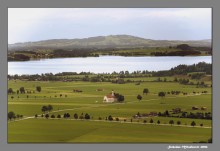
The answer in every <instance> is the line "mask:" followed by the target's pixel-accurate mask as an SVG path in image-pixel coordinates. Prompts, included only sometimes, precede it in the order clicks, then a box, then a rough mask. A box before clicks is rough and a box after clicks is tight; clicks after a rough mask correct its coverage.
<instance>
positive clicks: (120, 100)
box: [114, 93, 125, 102]
mask: <svg viewBox="0 0 220 151" xmlns="http://www.w3.org/2000/svg"><path fill="white" fill-rule="evenodd" d="M114 95H115V97H116V98H117V101H118V102H123V101H124V100H125V97H124V95H122V94H119V93H114Z"/></svg>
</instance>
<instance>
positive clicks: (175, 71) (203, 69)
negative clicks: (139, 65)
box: [8, 62, 212, 84]
mask: <svg viewBox="0 0 220 151" xmlns="http://www.w3.org/2000/svg"><path fill="white" fill-rule="evenodd" d="M193 72H194V73H193ZM196 72H197V73H196ZM190 73H191V74H190ZM187 74H189V77H191V78H192V79H199V78H201V77H203V76H204V75H206V74H208V75H209V74H212V64H209V63H205V62H200V63H198V64H193V65H178V66H176V67H174V68H171V69H170V70H165V71H152V72H150V71H147V70H143V71H133V72H128V71H120V72H115V71H114V72H112V73H102V74H94V73H91V72H80V73H76V72H62V73H57V74H52V73H45V74H41V75H40V74H34V75H17V74H15V75H8V79H9V80H10V79H14V80H16V79H20V80H23V79H26V80H29V81H36V80H37V81H61V80H63V81H90V82H112V83H117V84H123V83H126V82H131V80H130V79H128V80H126V81H125V80H124V78H136V77H162V76H173V75H187ZM71 75H74V77H71ZM77 75H79V76H77ZM81 75H84V77H82V76H81ZM91 75H92V76H91ZM185 80H186V81H184V80H183V81H179V82H180V83H183V84H187V83H188V82H189V81H188V80H187V79H185ZM158 81H161V82H162V81H163V82H166V81H167V80H166V79H163V80H162V79H158Z"/></svg>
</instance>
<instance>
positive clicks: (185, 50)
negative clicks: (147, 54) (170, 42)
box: [151, 44, 212, 56]
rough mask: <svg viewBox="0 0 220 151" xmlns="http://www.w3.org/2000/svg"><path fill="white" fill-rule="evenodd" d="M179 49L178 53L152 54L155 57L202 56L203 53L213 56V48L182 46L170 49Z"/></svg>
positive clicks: (158, 52) (159, 52)
mask: <svg viewBox="0 0 220 151" xmlns="http://www.w3.org/2000/svg"><path fill="white" fill-rule="evenodd" d="M173 48H175V49H177V50H176V51H165V52H161V51H157V52H152V53H151V55H153V56H187V55H200V54H201V51H205V52H206V54H212V48H210V47H191V46H189V45H187V44H180V45H177V46H176V47H169V49H173Z"/></svg>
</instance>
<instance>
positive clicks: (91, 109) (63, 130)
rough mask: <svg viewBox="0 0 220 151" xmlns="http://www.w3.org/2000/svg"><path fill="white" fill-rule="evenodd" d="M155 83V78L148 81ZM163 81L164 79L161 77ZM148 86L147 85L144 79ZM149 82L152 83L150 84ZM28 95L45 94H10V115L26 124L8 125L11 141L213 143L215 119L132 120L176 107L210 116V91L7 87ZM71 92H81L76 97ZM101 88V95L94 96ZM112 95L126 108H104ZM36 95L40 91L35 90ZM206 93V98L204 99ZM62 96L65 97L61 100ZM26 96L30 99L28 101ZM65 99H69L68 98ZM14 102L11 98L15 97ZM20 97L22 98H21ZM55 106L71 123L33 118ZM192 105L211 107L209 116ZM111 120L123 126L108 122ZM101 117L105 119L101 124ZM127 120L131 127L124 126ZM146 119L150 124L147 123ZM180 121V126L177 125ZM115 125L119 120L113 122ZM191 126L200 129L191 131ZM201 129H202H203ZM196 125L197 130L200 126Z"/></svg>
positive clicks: (102, 85) (166, 85)
mask: <svg viewBox="0 0 220 151" xmlns="http://www.w3.org/2000/svg"><path fill="white" fill-rule="evenodd" d="M150 78H151V77H150ZM162 79H163V78H162ZM146 81H148V80H146ZM149 81H150V80H149ZM22 86H23V87H24V88H25V89H26V90H32V91H33V90H35V89H36V86H41V88H42V91H41V92H35V93H31V94H10V95H8V112H9V111H14V112H15V113H16V114H22V115H23V116H24V120H20V121H15V122H14V121H12V122H9V123H8V142H9V143H13V142H101V143H102V142H103V143H104V142H116V143H117V142H118V143H120V142H121V143H122V142H138V143H150V142H155V143H156V142H199V141H207V140H208V139H209V138H211V137H212V136H211V131H212V129H211V126H212V121H211V120H203V119H189V118H176V117H148V118H147V117H145V118H143V119H133V122H132V123H130V119H131V118H132V116H134V115H135V114H137V112H140V113H149V112H152V111H155V112H164V111H165V110H169V111H170V110H172V109H173V108H178V107H179V108H181V109H182V111H187V112H194V113H195V112H212V95H211V93H212V92H211V88H197V87H196V86H195V85H181V84H179V83H174V82H142V83H141V84H140V85H135V83H126V84H112V83H108V82H97V83H92V82H39V81H19V80H17V81H14V80H10V81H8V88H12V89H13V90H14V91H16V90H18V89H19V88H20V87H22ZM144 88H148V89H149V91H150V93H149V94H147V95H143V94H142V92H143V89H144ZM73 89H79V90H82V91H83V92H82V93H74V92H73ZM97 89H103V91H96V90H97ZM112 90H114V92H116V93H120V94H123V95H124V96H125V101H124V103H103V102H102V101H103V97H104V96H105V95H106V94H108V93H111V91H112ZM172 90H178V91H181V92H187V93H188V95H186V96H184V95H182V94H180V95H166V96H165V97H164V98H161V97H158V92H160V91H164V92H168V91H172ZM35 91H36V90H35ZM193 91H195V92H197V93H196V95H195V94H193ZM202 91H207V92H208V93H207V94H202V93H201V92H202ZM60 94H62V96H60ZM138 94H140V95H142V97H143V98H142V100H141V101H138V100H137V98H136V97H137V95H138ZM27 95H28V98H27ZM65 95H67V96H66V97H65ZM12 96H13V97H14V98H13V99H12V98H11V97H12ZM18 96H19V98H18ZM48 104H51V105H52V106H53V110H52V111H51V112H50V115H52V114H54V115H55V116H57V115H58V114H61V115H63V114H64V113H67V112H68V113H70V115H71V117H70V119H71V120H66V119H63V118H61V119H45V118H37V119H36V118H30V119H25V118H27V117H33V116H34V115H35V114H38V115H41V114H42V111H41V107H42V106H43V105H48ZM192 106H198V107H203V106H205V107H207V110H206V111H202V110H197V111H195V110H192ZM74 113H77V114H78V115H80V114H81V113H83V114H85V113H88V114H89V115H90V116H91V120H89V121H85V120H77V121H76V120H72V119H73V114H74ZM109 115H111V116H113V118H114V119H115V118H116V117H118V118H119V119H120V121H119V122H106V121H105V118H106V117H108V116H109ZM99 117H101V118H102V120H100V121H96V120H98V118H99ZM151 118H152V119H153V120H154V123H156V121H157V120H160V123H161V124H160V125H155V124H150V123H149V121H150V119H151ZM124 119H126V120H127V122H128V123H124ZM171 119H172V120H174V125H173V126H171V125H169V120H171ZM144 120H146V121H147V124H143V121H144ZM178 120H179V121H181V125H182V126H177V124H176V122H177V121H178ZM114 121H115V120H114ZM192 121H195V122H196V127H190V124H191V122H192ZM200 124H203V127H200V126H199V125H200ZM197 126H198V127H197Z"/></svg>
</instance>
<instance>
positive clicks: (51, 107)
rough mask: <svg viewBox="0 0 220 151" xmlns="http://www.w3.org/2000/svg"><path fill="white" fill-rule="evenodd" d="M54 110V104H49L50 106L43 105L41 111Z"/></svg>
mask: <svg viewBox="0 0 220 151" xmlns="http://www.w3.org/2000/svg"><path fill="white" fill-rule="evenodd" d="M52 110H53V106H52V105H50V104H49V105H48V106H45V105H44V106H42V108H41V111H42V112H43V113H45V112H50V111H52Z"/></svg>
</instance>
